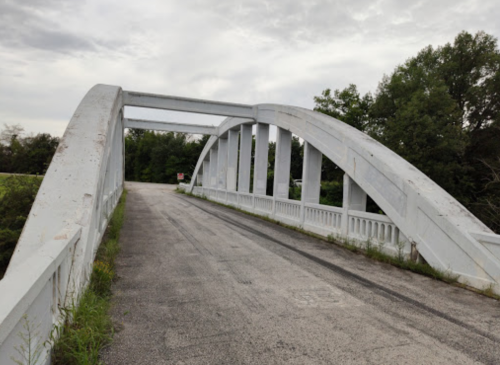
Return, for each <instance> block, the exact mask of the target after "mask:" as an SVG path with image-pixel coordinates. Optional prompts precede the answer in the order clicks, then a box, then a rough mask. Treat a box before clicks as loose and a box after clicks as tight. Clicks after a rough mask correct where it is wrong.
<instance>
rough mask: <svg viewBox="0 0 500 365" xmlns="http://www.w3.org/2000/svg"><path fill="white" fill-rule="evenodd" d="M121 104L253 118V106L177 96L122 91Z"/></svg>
mask: <svg viewBox="0 0 500 365" xmlns="http://www.w3.org/2000/svg"><path fill="white" fill-rule="evenodd" d="M123 105H125V106H136V107H141V108H154V109H164V110H175V111H181V112H188V113H200V114H211V115H222V116H227V117H240V118H250V119H254V112H253V106H251V105H245V104H235V103H223V102H219V101H211V100H203V99H190V98H182V97H178V96H166V95H156V94H146V93H140V92H134V91H124V92H123Z"/></svg>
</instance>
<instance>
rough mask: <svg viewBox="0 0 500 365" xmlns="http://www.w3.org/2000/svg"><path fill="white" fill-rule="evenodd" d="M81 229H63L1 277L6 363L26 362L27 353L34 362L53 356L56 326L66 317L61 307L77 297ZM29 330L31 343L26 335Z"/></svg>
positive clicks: (1, 345)
mask: <svg viewBox="0 0 500 365" xmlns="http://www.w3.org/2000/svg"><path fill="white" fill-rule="evenodd" d="M81 233H82V228H81V227H80V226H77V225H75V226H73V227H69V228H68V229H65V230H63V231H62V232H60V233H59V234H58V235H57V236H56V237H55V238H54V239H53V240H51V241H49V242H47V243H46V244H45V245H43V246H42V247H41V248H39V249H38V250H37V251H35V252H33V253H32V255H31V256H30V257H28V258H27V259H26V260H25V261H24V262H23V263H22V264H20V265H18V266H16V267H15V268H14V269H13V270H11V271H10V272H9V274H8V275H7V276H6V277H5V278H4V279H3V280H0V293H1V296H2V300H1V301H0V354H1V355H0V359H1V361H0V363H2V364H10V363H14V362H13V361H14V360H17V361H21V363H23V364H24V358H23V356H26V357H27V358H29V357H30V354H31V359H30V360H29V362H28V363H30V364H35V362H34V361H33V360H36V358H38V361H37V362H36V364H44V363H45V362H46V361H47V360H48V359H49V356H50V345H49V342H48V341H49V340H50V338H49V337H50V333H51V330H52V328H53V327H54V326H57V325H59V324H61V321H63V320H64V313H62V312H61V308H63V307H66V306H67V305H68V301H71V300H73V298H74V295H73V293H70V292H68V291H69V290H71V288H74V287H75V286H74V285H72V283H71V279H72V276H71V272H72V266H73V259H74V254H75V250H76V247H77V244H78V242H79V240H80V237H81ZM28 328H29V330H28ZM28 332H30V333H28ZM29 335H31V336H32V343H31V344H27V343H26V340H24V339H26V338H27V337H28V336H29ZM23 338H24V339H23ZM29 345H30V346H31V348H30V346H29ZM23 349H24V350H23ZM28 351H31V352H30V354H29V353H28Z"/></svg>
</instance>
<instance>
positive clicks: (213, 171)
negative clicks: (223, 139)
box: [210, 145, 219, 189]
mask: <svg viewBox="0 0 500 365" xmlns="http://www.w3.org/2000/svg"><path fill="white" fill-rule="evenodd" d="M214 147H215V148H214ZM214 147H212V149H211V150H210V187H211V188H214V189H217V159H218V152H219V150H218V149H217V147H216V146H215V145H214Z"/></svg>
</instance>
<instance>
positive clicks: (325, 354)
mask: <svg viewBox="0 0 500 365" xmlns="http://www.w3.org/2000/svg"><path fill="white" fill-rule="evenodd" d="M126 187H127V189H129V195H128V198H127V213H126V219H125V225H124V228H123V231H122V235H121V245H122V251H121V253H120V255H119V257H118V260H117V272H118V275H119V277H120V279H119V280H118V281H117V283H116V285H115V286H114V294H115V305H114V307H113V310H112V313H113V318H114V320H115V321H116V323H117V325H118V327H119V328H120V329H119V331H118V332H117V333H116V334H115V339H114V342H113V343H112V345H111V346H110V347H109V348H107V349H106V350H105V351H103V353H102V359H103V360H104V361H105V362H106V363H107V364H499V363H500V303H499V302H498V301H495V300H493V299H489V298H486V297H482V296H479V295H477V294H475V293H472V292H469V291H467V290H463V289H460V288H456V287H453V286H449V285H446V284H444V283H440V282H436V281H433V280H431V279H429V278H426V277H423V276H419V275H416V274H412V273H410V272H407V271H402V270H399V269H396V268H394V267H391V266H388V265H384V264H380V263H377V262H373V261H371V260H369V259H366V258H364V257H362V256H360V255H356V254H353V253H351V252H349V251H346V250H344V249H341V248H338V247H336V246H334V245H331V244H328V243H326V242H323V241H319V240H316V239H313V238H310V237H307V236H304V235H302V234H299V233H297V232H294V231H290V230H287V229H284V228H282V227H279V226H276V225H274V224H270V223H267V222H265V221H262V220H259V219H256V218H252V217H249V216H247V215H245V214H241V213H238V212H235V211H233V210H230V209H226V208H224V207H221V206H218V205H215V204H213V203H210V202H207V201H203V200H199V199H196V198H191V197H188V196H184V195H177V194H175V193H174V192H173V189H174V187H173V186H167V185H154V184H138V183H127V185H126Z"/></svg>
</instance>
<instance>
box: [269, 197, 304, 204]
mask: <svg viewBox="0 0 500 365" xmlns="http://www.w3.org/2000/svg"><path fill="white" fill-rule="evenodd" d="M275 199H276V201H277V202H280V203H288V204H294V205H300V204H301V203H300V201H299V200H292V199H285V198H275Z"/></svg>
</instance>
